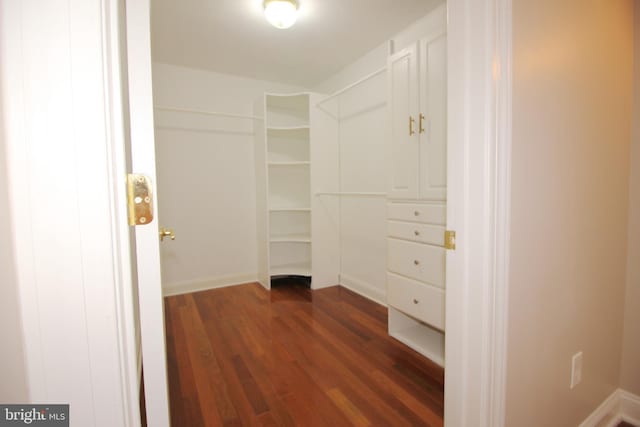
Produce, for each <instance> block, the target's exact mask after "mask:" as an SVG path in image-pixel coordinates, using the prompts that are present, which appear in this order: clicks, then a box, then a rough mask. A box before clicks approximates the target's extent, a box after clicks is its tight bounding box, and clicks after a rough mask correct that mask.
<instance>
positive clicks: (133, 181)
mask: <svg viewBox="0 0 640 427" xmlns="http://www.w3.org/2000/svg"><path fill="white" fill-rule="evenodd" d="M152 189H153V186H152V184H151V178H149V177H148V176H146V175H141V174H135V173H130V174H127V210H128V217H129V225H146V224H149V223H150V222H151V221H153V193H152Z"/></svg>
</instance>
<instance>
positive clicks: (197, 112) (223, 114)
mask: <svg viewBox="0 0 640 427" xmlns="http://www.w3.org/2000/svg"><path fill="white" fill-rule="evenodd" d="M154 108H155V109H156V110H163V111H177V112H179V113H195V114H206V115H209V116H222V117H234V118H237V119H253V120H263V119H262V117H257V116H249V115H244V114H233V113H221V112H219V111H204V110H191V109H187V108H174V107H165V106H160V105H156V106H155V107H154Z"/></svg>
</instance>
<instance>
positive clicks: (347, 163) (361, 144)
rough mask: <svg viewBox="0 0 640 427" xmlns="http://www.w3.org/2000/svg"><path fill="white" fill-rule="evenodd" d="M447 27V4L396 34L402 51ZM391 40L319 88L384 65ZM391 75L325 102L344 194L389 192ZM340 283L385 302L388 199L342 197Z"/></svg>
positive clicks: (327, 89)
mask: <svg viewBox="0 0 640 427" xmlns="http://www.w3.org/2000/svg"><path fill="white" fill-rule="evenodd" d="M443 26H446V5H444V4H443V5H441V6H438V7H437V8H435V9H434V10H433V11H432V12H430V13H429V14H427V15H426V16H424V17H422V18H421V19H419V20H417V21H416V22H414V23H413V24H411V25H410V26H408V27H407V28H405V29H404V30H402V31H401V32H399V33H398V34H396V35H395V36H394V37H393V40H394V46H395V48H396V49H402V48H404V47H406V46H408V45H409V44H411V43H414V42H415V41H417V40H418V39H419V38H421V37H424V36H425V35H427V34H428V33H429V32H431V31H432V30H433V29H434V28H442V27H443ZM388 46H389V45H388V43H383V44H381V45H380V46H378V47H376V48H375V49H372V50H371V51H369V52H367V53H366V54H365V55H363V56H362V57H360V58H358V59H356V60H355V61H354V62H353V63H351V64H349V65H348V66H346V67H345V68H344V69H342V70H341V71H340V72H338V73H336V74H335V75H333V76H331V77H329V78H328V79H326V80H325V81H324V82H322V83H321V84H320V85H318V87H316V91H319V92H325V93H331V92H335V91H337V90H339V89H341V88H343V87H346V86H348V85H350V84H351V83H353V82H355V81H357V80H359V79H361V78H362V77H363V76H366V75H368V74H370V73H372V72H374V71H377V70H379V69H381V68H383V67H385V66H386V63H387V55H388V53H389V50H388ZM386 101H387V75H386V73H385V72H383V73H381V74H379V75H377V76H375V77H373V78H371V79H369V80H367V81H366V82H364V83H362V84H360V85H358V86H355V87H353V88H352V89H350V90H348V91H346V92H344V93H342V94H341V95H339V96H338V97H337V98H335V100H333V101H329V102H327V103H325V104H323V108H325V109H326V110H328V111H330V112H331V113H332V114H333V115H334V116H335V117H336V118H337V120H336V121H337V123H338V139H339V145H340V149H339V154H340V161H339V165H340V188H341V191H343V192H375V193H385V192H386V190H387V169H388V166H387V163H388V162H387V159H386V158H385V138H386V136H387V126H388V124H387V104H386ZM340 212H341V215H340V255H341V261H340V266H341V269H340V278H341V284H342V285H344V286H346V287H349V288H351V289H353V290H355V291H357V292H359V293H361V294H363V295H365V296H367V297H369V298H372V299H374V300H377V301H379V302H382V303H386V265H387V233H386V230H387V224H386V219H387V213H386V198H385V197H348V196H346V197H342V198H341V199H340Z"/></svg>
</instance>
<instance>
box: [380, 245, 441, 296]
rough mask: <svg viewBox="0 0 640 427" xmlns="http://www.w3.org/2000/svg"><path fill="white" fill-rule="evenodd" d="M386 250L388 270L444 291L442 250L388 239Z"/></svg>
mask: <svg viewBox="0 0 640 427" xmlns="http://www.w3.org/2000/svg"><path fill="white" fill-rule="evenodd" d="M387 250H388V251H389V252H388V258H387V262H388V267H389V270H391V271H392V272H394V273H398V274H401V275H403V276H407V277H410V278H412V279H416V280H420V281H421V282H426V283H429V284H430V285H433V286H436V287H438V288H442V289H444V287H445V280H444V275H445V249H444V248H442V247H438V246H431V245H425V244H422V243H414V242H407V241H404V240H398V239H393V238H390V239H388V245H387Z"/></svg>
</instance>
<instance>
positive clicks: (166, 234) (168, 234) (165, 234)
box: [159, 227, 176, 242]
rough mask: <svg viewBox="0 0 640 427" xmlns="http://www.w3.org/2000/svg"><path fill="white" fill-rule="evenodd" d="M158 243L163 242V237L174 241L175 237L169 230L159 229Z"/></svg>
mask: <svg viewBox="0 0 640 427" xmlns="http://www.w3.org/2000/svg"><path fill="white" fill-rule="evenodd" d="M159 233H160V241H161V242H164V238H165V237H169V238H170V239H171V240H176V235H175V233H174V232H173V230H172V229H171V228H164V227H160V231H159Z"/></svg>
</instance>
